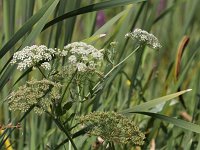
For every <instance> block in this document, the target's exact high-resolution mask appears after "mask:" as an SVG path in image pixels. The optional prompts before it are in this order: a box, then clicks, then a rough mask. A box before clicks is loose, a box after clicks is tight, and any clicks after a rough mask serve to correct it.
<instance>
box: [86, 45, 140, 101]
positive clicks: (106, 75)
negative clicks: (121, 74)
mask: <svg viewBox="0 0 200 150" xmlns="http://www.w3.org/2000/svg"><path fill="white" fill-rule="evenodd" d="M139 48H140V46H138V47H137V48H136V49H135V50H134V51H132V52H131V53H130V54H129V55H128V56H126V57H125V58H124V59H123V60H122V61H120V62H119V63H118V64H117V65H115V66H114V67H113V68H112V69H111V70H110V71H109V72H108V73H106V74H105V75H104V77H103V79H102V80H101V81H99V82H98V83H97V84H96V85H95V86H94V87H93V88H92V91H94V90H95V89H96V88H97V87H98V86H99V85H100V84H101V83H102V81H104V80H105V79H106V78H107V77H108V76H109V75H110V74H111V73H112V72H113V71H114V70H115V69H116V68H117V67H119V66H120V65H121V64H123V63H124V62H125V61H126V60H127V59H128V58H129V57H131V56H132V55H133V54H134V53H135V52H136V51H137V50H138V49H139ZM88 96H90V93H88V94H87V96H86V97H88ZM85 100H86V99H84V100H83V101H85Z"/></svg>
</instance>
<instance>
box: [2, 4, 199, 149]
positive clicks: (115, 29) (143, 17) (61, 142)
mask: <svg viewBox="0 0 200 150" xmlns="http://www.w3.org/2000/svg"><path fill="white" fill-rule="evenodd" d="M199 4H200V2H199V0H193V1H189V0H184V1H183V0H171V1H169V0H154V1H145V0H110V1H104V0H95V1H80V0H74V1H70V0H41V1H35V0H29V1H26V0H20V1H12V0H0V7H1V9H0V20H1V21H0V31H1V32H0V58H1V59H0V93H1V94H0V97H1V102H0V125H1V128H0V130H1V132H0V134H1V135H0V148H7V149H8V148H13V149H33V150H35V149H59V148H61V149H72V148H73V147H72V145H73V143H75V145H76V147H77V149H89V148H91V147H93V148H94V149H95V148H96V149H97V148H99V149H102V148H104V147H106V146H107V145H104V144H103V143H104V142H103V143H101V142H100V141H99V137H98V138H97V137H95V136H92V137H90V136H89V135H88V134H85V133H86V131H87V130H88V129H87V127H86V129H84V128H83V129H82V128H80V126H77V124H76V123H77V120H76V119H75V116H80V115H86V114H88V113H90V112H93V111H101V112H102V111H115V112H121V113H123V114H124V115H127V117H128V118H129V119H130V120H131V121H133V122H134V123H135V124H136V125H138V126H139V128H140V130H141V131H143V132H144V133H145V136H146V138H145V142H144V145H143V146H138V147H135V146H134V145H132V146H130V145H126V144H125V145H121V144H119V143H115V149H135V148H137V149H149V148H151V149H182V148H184V149H200V142H199V141H200V137H199V134H198V133H200V129H199V126H198V125H196V124H199V112H200V111H199V109H200V108H199V100H200V61H199V60H200V56H199V46H200V43H199V36H200V34H199V21H200V20H199V17H198V12H199V10H198V5H199ZM135 28H141V29H143V30H146V31H148V32H150V33H153V34H154V35H155V36H156V37H158V39H159V41H160V43H161V45H162V48H161V49H159V50H158V51H154V50H151V49H150V48H149V47H145V46H142V47H141V48H140V49H139V50H138V51H137V52H136V53H135V55H133V56H131V58H129V59H128V60H127V61H126V62H125V63H123V64H122V65H120V66H119V67H117V68H116V69H115V70H113V72H112V73H111V74H110V76H109V77H108V78H107V79H106V80H105V81H104V82H103V84H100V86H98V89H97V91H98V92H97V93H96V94H95V96H94V97H92V99H90V100H88V101H84V103H81V105H79V107H75V106H74V105H73V104H74V102H73V101H71V100H68V99H66V100H65V102H66V103H65V108H64V111H65V115H64V117H63V118H62V119H63V120H62V122H63V125H64V127H65V129H67V131H69V133H65V132H66V131H63V130H64V129H62V128H61V130H59V129H58V128H57V127H56V126H59V122H57V123H58V124H56V121H54V122H53V119H52V118H51V117H49V116H48V115H41V116H38V115H36V114H35V113H34V112H32V111H27V112H25V113H20V112H17V111H16V112H14V113H13V112H10V111H9V107H8V101H7V100H6V99H7V97H8V95H9V94H10V93H11V91H13V90H16V89H18V88H19V87H20V86H22V85H24V84H25V83H26V82H27V81H30V80H31V79H33V78H34V79H42V78H43V77H44V76H43V74H41V72H40V71H36V70H33V71H32V69H31V68H30V69H26V70H24V71H18V70H16V68H17V67H16V66H15V65H10V64H9V63H10V61H11V59H12V56H13V54H14V52H16V51H20V50H22V49H23V48H24V47H26V46H31V45H34V44H35V45H46V46H47V47H52V48H58V49H61V50H62V49H63V48H64V46H65V45H67V44H69V43H72V42H74V41H83V42H86V43H90V44H91V45H93V46H95V48H98V49H102V48H104V49H109V50H110V51H109V52H108V51H107V52H108V53H110V54H111V55H110V56H112V58H111V57H108V58H107V59H106V60H107V61H105V62H104V63H102V64H101V66H103V67H104V68H106V69H105V70H103V71H102V72H104V74H105V73H107V72H108V71H109V70H110V69H112V67H113V64H112V63H113V61H114V64H118V63H119V62H121V61H122V60H123V59H124V58H125V57H126V56H127V55H128V54H130V53H131V52H132V51H133V50H134V48H135V47H136V46H137V45H136V41H132V40H130V39H125V38H124V35H125V34H126V33H128V32H130V31H133V30H134V29H135ZM100 34H106V36H103V37H101V38H99V36H100ZM113 41H115V42H116V43H117V45H115V47H114V48H113V47H111V46H110V43H111V42H113ZM107 56H109V55H108V54H107ZM110 58H111V59H110ZM109 60H111V62H109ZM107 62H109V63H107ZM54 63H55V64H56V62H54ZM57 64H58V66H56V67H61V66H63V65H66V64H67V61H65V60H64V59H63V60H60V61H59V62H57ZM45 73H47V72H46V71H45V70H44V74H45ZM52 73H53V72H52ZM45 75H46V74H45ZM59 77H60V76H59ZM98 77H99V76H96V77H94V78H92V79H93V80H97V79H98ZM64 85H65V86H67V85H66V83H65V84H64ZM91 85H93V84H91ZM91 88H92V87H90V86H88V89H86V90H90V89H91ZM83 89H84V88H83ZM184 89H193V90H192V91H191V92H189V93H188V94H185V95H181V94H183V93H185V92H187V90H186V91H182V92H179V91H181V90H184ZM171 93H175V94H172V95H169V94H171ZM164 95H168V96H164ZM161 96H164V97H161ZM157 97H161V98H158V99H154V98H157ZM175 98H176V99H175ZM152 99H154V100H152ZM168 100H171V101H168ZM62 107H63V106H62ZM58 108H59V106H58ZM58 110H59V109H58ZM133 112H134V114H133ZM136 113H137V114H136ZM138 113H139V114H138ZM168 116H169V117H168ZM174 117H175V118H174ZM183 120H186V121H183ZM19 122H20V123H21V125H20V127H19V126H17V125H18V123H19ZM177 126H178V127H177ZM66 134H68V138H66ZM166 139H168V140H166ZM69 140H70V141H71V142H68V141H69ZM103 140H104V139H103ZM9 143H10V144H9ZM97 143H100V145H98V146H97ZM92 145H93V146H92ZM94 145H95V146H94ZM111 145H112V144H111Z"/></svg>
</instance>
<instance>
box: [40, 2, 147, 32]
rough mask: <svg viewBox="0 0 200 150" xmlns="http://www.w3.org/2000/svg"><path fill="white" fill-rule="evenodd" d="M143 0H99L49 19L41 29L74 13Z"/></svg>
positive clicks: (83, 12)
mask: <svg viewBox="0 0 200 150" xmlns="http://www.w3.org/2000/svg"><path fill="white" fill-rule="evenodd" d="M143 1H146V0H123V1H122V0H110V1H107V2H101V3H97V4H92V5H89V6H85V7H82V8H79V9H76V10H73V11H70V12H68V13H66V14H64V15H62V16H59V17H57V18H55V19H53V20H51V21H50V22H48V23H47V24H46V25H45V27H44V29H43V30H45V29H47V28H48V27H50V26H52V25H54V24H56V23H58V22H60V21H62V20H65V19H67V18H70V17H73V16H76V15H80V14H85V13H88V12H93V11H98V10H102V9H107V8H113V7H117V6H124V5H128V4H131V3H138V2H143Z"/></svg>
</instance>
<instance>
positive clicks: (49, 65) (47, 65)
mask: <svg viewBox="0 0 200 150" xmlns="http://www.w3.org/2000/svg"><path fill="white" fill-rule="evenodd" d="M41 67H42V68H44V69H45V70H50V69H51V64H50V63H48V62H43V63H42V64H41Z"/></svg>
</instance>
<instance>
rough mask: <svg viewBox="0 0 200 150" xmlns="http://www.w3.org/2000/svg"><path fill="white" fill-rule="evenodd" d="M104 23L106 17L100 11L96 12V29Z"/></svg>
mask: <svg viewBox="0 0 200 150" xmlns="http://www.w3.org/2000/svg"><path fill="white" fill-rule="evenodd" d="M105 22H106V15H105V13H104V11H102V10H100V11H98V12H97V19H96V25H97V27H101V26H103V25H104V23H105Z"/></svg>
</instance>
